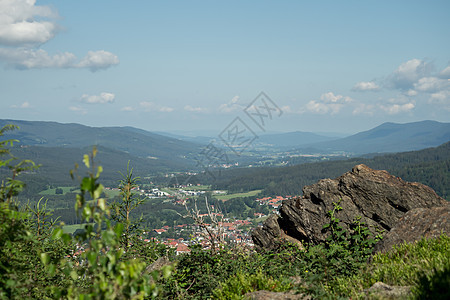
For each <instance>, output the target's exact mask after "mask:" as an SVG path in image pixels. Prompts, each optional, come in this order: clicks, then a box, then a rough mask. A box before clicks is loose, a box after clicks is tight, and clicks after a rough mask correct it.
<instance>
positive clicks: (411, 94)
mask: <svg viewBox="0 0 450 300" xmlns="http://www.w3.org/2000/svg"><path fill="white" fill-rule="evenodd" d="M405 94H406V96H410V97H413V96H417V94H418V92H417V91H415V90H408V91H407V92H406V93H405Z"/></svg>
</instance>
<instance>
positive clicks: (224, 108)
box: [219, 96, 245, 113]
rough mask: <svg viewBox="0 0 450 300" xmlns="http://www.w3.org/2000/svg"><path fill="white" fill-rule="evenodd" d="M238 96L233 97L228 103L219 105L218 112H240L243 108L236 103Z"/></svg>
mask: <svg viewBox="0 0 450 300" xmlns="http://www.w3.org/2000/svg"><path fill="white" fill-rule="evenodd" d="M238 101H239V96H234V97H233V98H232V99H231V100H230V101H229V102H228V103H224V104H221V105H220V106H219V111H220V112H222V113H231V112H235V111H238V110H242V109H244V108H245V107H244V106H242V105H241V104H239V103H238Z"/></svg>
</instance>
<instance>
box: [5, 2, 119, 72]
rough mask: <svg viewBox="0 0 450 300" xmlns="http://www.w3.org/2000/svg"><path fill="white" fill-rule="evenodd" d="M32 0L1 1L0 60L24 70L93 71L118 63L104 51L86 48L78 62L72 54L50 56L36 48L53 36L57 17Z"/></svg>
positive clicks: (64, 53)
mask: <svg viewBox="0 0 450 300" xmlns="http://www.w3.org/2000/svg"><path fill="white" fill-rule="evenodd" d="M35 4H36V1H34V0H2V1H0V46H6V47H2V48H0V60H2V61H5V62H6V64H7V65H8V66H10V67H13V68H16V69H20V70H25V69H44V68H87V69H89V70H91V71H92V72H95V71H98V70H102V69H107V68H109V67H111V66H114V65H117V64H118V63H119V59H118V57H117V56H116V55H114V54H113V53H111V52H108V51H105V50H99V51H89V52H88V53H87V55H86V56H85V57H83V58H82V59H81V60H80V61H77V57H76V56H75V54H73V53H71V52H63V53H59V54H54V55H50V54H48V53H47V51H45V50H43V49H40V48H38V47H39V46H40V45H42V44H44V43H46V42H48V41H50V40H51V39H52V38H54V37H55V35H56V33H57V31H58V26H57V25H56V23H54V22H53V21H52V20H53V19H54V18H55V17H57V16H58V14H57V13H56V12H54V11H53V10H52V9H50V8H49V7H47V6H37V5H35Z"/></svg>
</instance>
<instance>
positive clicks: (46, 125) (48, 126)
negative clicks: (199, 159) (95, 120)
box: [0, 120, 202, 160]
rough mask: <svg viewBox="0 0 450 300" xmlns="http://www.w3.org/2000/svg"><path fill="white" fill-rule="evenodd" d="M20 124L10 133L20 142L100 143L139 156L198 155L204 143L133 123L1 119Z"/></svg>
mask: <svg viewBox="0 0 450 300" xmlns="http://www.w3.org/2000/svg"><path fill="white" fill-rule="evenodd" d="M6 124H14V125H17V126H19V128H20V129H19V130H14V131H12V132H8V134H7V137H8V138H12V139H17V140H19V141H20V144H21V145H27V146H41V147H63V148H84V147H90V146H92V145H99V146H103V147H107V148H110V149H112V150H117V151H122V152H125V153H129V154H131V155H134V156H137V157H145V158H147V157H150V158H153V159H168V160H173V159H176V158H185V157H189V156H190V155H196V154H197V153H199V152H200V151H201V147H202V145H200V144H195V143H191V142H187V141H181V140H178V139H175V138H171V137H167V136H162V135H159V134H156V133H152V132H149V131H145V130H141V129H137V128H133V127H90V126H85V125H80V124H62V123H57V122H43V121H20V120H0V128H1V127H3V126H4V125H6Z"/></svg>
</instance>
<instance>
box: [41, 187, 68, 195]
mask: <svg viewBox="0 0 450 300" xmlns="http://www.w3.org/2000/svg"><path fill="white" fill-rule="evenodd" d="M58 190H61V192H60V193H58V192H57V191H58ZM73 190H74V189H73V187H72V186H60V187H56V188H51V189H46V190H44V191H42V192H39V195H43V196H46V195H57V194H59V195H65V194H66V193H70V192H72V191H73Z"/></svg>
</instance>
